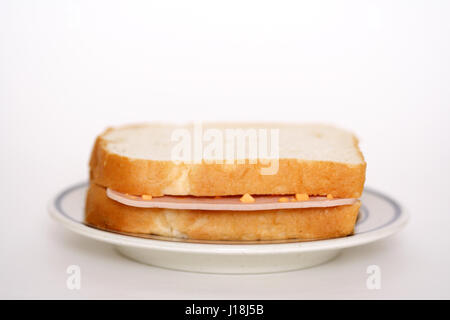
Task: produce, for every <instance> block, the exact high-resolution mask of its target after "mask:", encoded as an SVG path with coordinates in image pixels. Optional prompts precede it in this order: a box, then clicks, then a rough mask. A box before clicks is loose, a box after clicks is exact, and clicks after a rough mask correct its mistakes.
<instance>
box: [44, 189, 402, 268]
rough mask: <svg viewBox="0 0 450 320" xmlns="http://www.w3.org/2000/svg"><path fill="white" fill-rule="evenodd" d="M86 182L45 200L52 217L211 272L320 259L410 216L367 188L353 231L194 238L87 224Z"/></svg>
mask: <svg viewBox="0 0 450 320" xmlns="http://www.w3.org/2000/svg"><path fill="white" fill-rule="evenodd" d="M87 187H88V183H86V182H83V183H79V184H76V185H73V186H70V187H68V188H67V189H65V190H63V191H61V192H60V193H58V194H57V195H56V196H55V197H54V198H53V199H52V200H51V201H50V202H49V205H48V208H49V212H50V214H51V216H52V217H53V218H55V219H56V220H57V221H58V222H60V223H61V224H62V225H63V226H64V227H66V228H68V229H69V230H72V231H74V232H76V233H79V234H81V235H83V236H86V237H89V238H93V239H96V240H100V241H105V242H108V243H112V244H114V245H115V246H116V248H117V249H118V250H119V252H121V253H122V254H124V255H125V256H127V257H129V258H132V259H134V260H136V261H139V262H142V263H146V264H151V265H155V266H160V267H165V268H171V269H177V270H186V271H195V272H209V273H264V272H278V271H288V270H294V269H301V268H306V267H311V266H314V265H318V264H320V263H323V262H325V261H328V260H330V259H332V258H333V257H335V256H336V255H337V254H338V253H339V252H340V250H341V249H343V248H348V247H354V246H359V245H363V244H366V243H369V242H373V241H376V240H379V239H382V238H385V237H387V236H390V235H392V234H394V233H395V232H397V231H399V230H400V229H401V228H402V227H403V226H404V225H405V224H406V222H407V220H408V217H407V215H406V214H405V212H404V211H403V210H402V209H401V208H400V206H399V205H398V203H397V202H395V201H394V200H392V199H391V198H389V197H388V196H386V195H384V194H382V193H380V192H377V191H374V190H372V189H369V188H365V190H364V193H363V195H362V197H361V202H362V206H361V210H360V212H359V215H358V220H357V222H356V226H355V232H354V234H353V235H351V236H347V237H343V238H337V239H329V240H316V241H300V240H295V239H294V240H286V241H251V242H249V241H233V242H230V241H198V240H197V241H196V240H185V239H174V238H165V237H159V236H153V235H138V234H129V233H119V232H111V231H106V230H100V229H97V228H94V227H92V226H88V225H86V224H85V223H84V222H83V220H84V203H85V197H86V191H87Z"/></svg>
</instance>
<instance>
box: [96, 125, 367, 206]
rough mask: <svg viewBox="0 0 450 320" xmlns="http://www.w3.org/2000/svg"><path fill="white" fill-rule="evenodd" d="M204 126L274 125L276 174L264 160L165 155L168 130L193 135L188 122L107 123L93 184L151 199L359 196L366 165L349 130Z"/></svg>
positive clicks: (168, 152) (169, 148)
mask: <svg viewBox="0 0 450 320" xmlns="http://www.w3.org/2000/svg"><path fill="white" fill-rule="evenodd" d="M210 128H214V129H219V130H221V129H226V128H228V129H230V128H231V129H232V128H241V129H244V130H247V129H267V130H271V129H279V159H278V171H277V173H276V174H273V175H263V174H261V170H262V168H266V167H267V163H250V161H248V159H247V161H245V163H238V162H235V163H233V164H227V163H215V162H213V163H210V162H206V161H203V162H201V163H194V162H189V161H185V162H182V163H176V162H174V161H172V160H171V159H172V158H171V156H172V154H171V151H172V150H173V147H174V144H175V143H176V142H173V141H172V139H171V138H172V134H173V132H174V130H177V129H187V130H190V131H191V132H193V131H194V127H193V125H192V124H190V125H173V124H172V125H167V124H143V125H134V126H125V127H118V128H109V129H107V130H106V131H105V132H104V133H102V134H101V135H100V136H99V137H98V138H97V140H96V142H95V145H94V148H93V151H92V155H91V160H90V177H91V181H92V182H94V183H96V184H98V185H100V186H103V187H108V188H111V189H113V190H116V191H119V192H122V193H128V194H134V195H142V194H147V195H152V196H162V195H193V196H223V195H241V194H245V193H250V194H295V193H306V194H309V195H327V194H332V195H333V196H334V197H339V198H358V197H359V196H360V195H361V193H362V190H363V186H364V180H365V170H366V163H365V161H364V158H363V156H362V154H361V152H360V150H359V148H358V140H357V139H356V138H355V137H354V136H353V135H352V134H351V133H349V132H347V131H344V130H341V129H338V128H334V127H331V126H324V125H298V124H252V123H250V124H242V123H237V124H232V125H231V124H226V123H222V124H217V123H210V124H203V130H204V131H205V130H208V129H210ZM194 134H195V133H194ZM246 154H247V150H246ZM216 160H217V159H216ZM224 160H225V159H224Z"/></svg>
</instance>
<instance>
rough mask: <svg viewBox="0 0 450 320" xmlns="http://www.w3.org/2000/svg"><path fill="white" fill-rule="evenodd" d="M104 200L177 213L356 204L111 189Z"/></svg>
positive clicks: (339, 200) (316, 198) (319, 199)
mask: <svg viewBox="0 0 450 320" xmlns="http://www.w3.org/2000/svg"><path fill="white" fill-rule="evenodd" d="M106 194H107V196H108V197H109V198H110V199H112V200H115V201H117V202H119V203H122V204H124V205H127V206H131V207H138V208H165V209H180V210H218V211H257V210H278V209H296V208H326V207H336V206H344V205H352V204H354V203H356V202H357V201H359V200H358V199H355V198H337V199H334V198H332V197H330V196H328V197H323V196H311V197H307V199H308V200H300V201H299V200H298V198H299V197H297V198H296V197H295V196H292V195H291V196H273V195H255V196H252V198H253V199H254V201H251V202H243V201H242V200H241V197H240V196H226V197H193V196H162V197H153V198H152V197H150V196H145V195H144V196H132V195H127V194H124V193H120V192H117V191H114V190H111V189H109V188H108V189H107V190H106Z"/></svg>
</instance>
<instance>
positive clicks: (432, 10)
mask: <svg viewBox="0 0 450 320" xmlns="http://www.w3.org/2000/svg"><path fill="white" fill-rule="evenodd" d="M449 16H450V2H449V1H395V0H389V1H357V0H355V1H318V0H314V1H301V2H300V1H243V0H240V1H194V0H191V1H170V0H164V1H17V0H15V1H9V0H6V1H5V0H3V1H1V2H0V130H1V131H0V134H1V136H0V147H1V156H0V195H1V201H0V209H1V214H0V297H1V298H70V299H72V298H73V299H78V298H126V299H127V298H159V299H164V298H175V299H180V298H183V299H189V298H193V299H197V298H209V299H216V298H225V299H226V298H247V299H260V298H261V299H270V298H275V299H278V298H287V299H301V298H357V299H359V298H388V299H389V298H447V299H448V298H450V200H449V199H450V151H449V142H450V129H449V127H448V124H449V119H450V90H449V88H450V19H449ZM200 119H201V120H208V119H213V120H280V121H284V120H289V121H298V122H303V121H315V122H327V123H333V124H335V125H338V126H341V127H344V128H348V129H350V130H352V131H354V132H356V134H357V135H358V136H359V138H360V140H361V148H362V150H363V152H364V155H365V157H366V160H367V163H368V168H367V185H368V186H371V187H373V188H375V189H378V190H380V191H383V192H386V193H387V194H389V195H390V196H392V197H394V198H395V199H396V200H398V201H399V202H400V203H401V204H402V205H403V207H404V208H405V209H406V210H408V212H409V213H410V215H411V221H410V223H409V225H408V226H407V227H406V228H405V229H404V230H403V231H402V232H400V233H399V234H397V235H395V236H393V237H391V238H388V239H386V240H383V241H380V242H378V243H375V244H371V245H366V246H364V247H360V248H355V249H349V250H346V251H345V252H344V253H343V254H342V255H340V256H339V257H338V258H337V259H335V260H334V261H332V262H330V263H328V264H324V265H322V266H319V267H316V268H312V269H306V270H301V271H294V272H287V273H278V274H269V275H245V276H244V275H233V276H230V275H205V274H194V273H187V272H176V271H170V270H164V269H158V268H153V267H149V266H145V265H141V264H138V263H136V262H133V261H130V260H127V259H125V258H123V257H122V256H119V255H118V253H116V252H115V251H114V250H113V248H112V247H111V246H109V245H106V244H103V243H99V242H96V241H93V240H89V239H85V238H82V237H80V236H78V235H75V234H72V233H70V232H69V231H66V230H63V229H62V228H61V227H60V226H59V225H57V224H56V223H55V222H54V221H52V220H51V219H50V217H49V216H48V214H47V211H46V203H47V201H48V200H49V199H50V198H51V197H52V196H53V194H55V193H56V192H58V191H59V190H60V189H62V188H64V187H66V186H68V185H70V184H73V183H77V182H80V181H83V180H86V179H87V177H88V174H87V172H88V167H87V162H88V156H89V152H90V149H91V147H92V143H93V140H94V138H95V136H96V135H97V134H98V133H100V132H101V131H102V130H103V129H104V128H105V127H106V126H110V125H117V124H122V123H128V122H142V121H153V120H167V121H186V120H200ZM71 264H76V265H79V266H80V267H81V271H82V287H81V290H79V291H70V290H68V289H67V288H66V277H67V274H66V268H67V266H68V265H71ZM371 264H376V265H379V266H380V268H381V271H382V288H381V290H368V289H367V288H366V278H367V276H368V275H367V274H366V267H367V266H368V265H371Z"/></svg>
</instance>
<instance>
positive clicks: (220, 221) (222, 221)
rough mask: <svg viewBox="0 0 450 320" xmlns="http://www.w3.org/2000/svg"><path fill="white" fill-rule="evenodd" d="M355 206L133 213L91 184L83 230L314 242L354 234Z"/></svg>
mask: <svg viewBox="0 0 450 320" xmlns="http://www.w3.org/2000/svg"><path fill="white" fill-rule="evenodd" d="M360 205H361V204H360V202H359V201H358V202H356V203H355V204H352V205H346V206H338V207H331V208H307V209H285V210H264V211H201V210H173V209H155V208H136V207H130V206H126V205H123V204H121V203H119V202H116V201H114V200H111V199H110V198H108V197H107V195H106V190H105V188H104V187H100V186H98V185H96V184H91V185H90V187H89V191H88V195H87V200H86V216H85V221H86V223H87V224H89V225H92V226H95V227H97V228H101V229H106V230H115V231H120V232H128V233H141V234H154V235H160V236H167V237H175V238H188V239H199V240H281V239H299V240H317V239H328V238H336V237H343V236H346V235H350V234H352V233H353V229H354V225H355V222H356V218H357V215H358V210H359V207H360Z"/></svg>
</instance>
